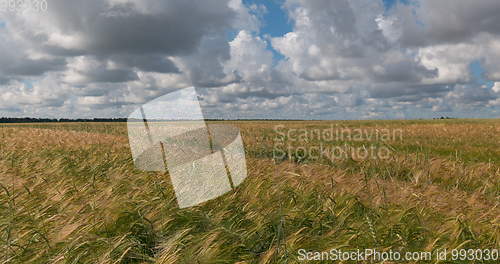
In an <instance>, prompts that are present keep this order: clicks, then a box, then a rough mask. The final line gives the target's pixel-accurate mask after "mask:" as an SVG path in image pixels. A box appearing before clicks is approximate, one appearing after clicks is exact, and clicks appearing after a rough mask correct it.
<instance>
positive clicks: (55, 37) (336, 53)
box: [0, 0, 500, 119]
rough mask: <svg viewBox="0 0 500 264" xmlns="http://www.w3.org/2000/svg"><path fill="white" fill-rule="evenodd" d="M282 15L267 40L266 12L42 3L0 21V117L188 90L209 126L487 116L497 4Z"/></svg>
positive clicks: (134, 1) (339, 5) (293, 7)
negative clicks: (217, 122)
mask: <svg viewBox="0 0 500 264" xmlns="http://www.w3.org/2000/svg"><path fill="white" fill-rule="evenodd" d="M282 7H283V10H284V12H286V13H287V15H288V17H289V19H290V22H291V23H292V24H293V30H292V31H291V32H287V33H286V34H285V33H284V34H283V35H282V36H278V37H274V38H270V37H268V36H266V32H262V26H263V25H264V24H266V23H270V22H269V21H263V20H262V19H264V16H263V14H264V13H266V12H269V11H268V10H267V9H266V6H265V4H260V5H258V4H248V3H246V4H245V3H243V1H241V0H209V1H208V0H204V1H202V0H166V1H165V0H162V1H160V0H153V1H139V0H88V1H84V2H82V1H67V0H66V1H65V0H53V1H50V2H49V6H48V10H47V12H34V11H26V12H20V13H11V12H3V13H0V22H2V23H1V25H4V26H0V58H1V62H2V63H1V64H0V91H1V92H2V94H1V96H0V111H1V113H6V115H12V114H16V115H23V114H24V115H41V116H45V115H49V116H61V117H62V116H66V115H67V114H68V113H71V114H70V115H71V116H72V117H77V116H126V115H127V113H128V112H129V111H130V109H132V108H133V107H134V106H135V105H138V104H141V103H144V102H145V101H147V100H150V99H152V98H155V97H157V96H160V95H162V94H165V93H167V92H170V91H173V90H176V89H181V88H185V87H188V86H191V85H193V86H196V87H198V88H199V90H200V94H201V97H202V99H203V101H202V103H203V104H205V106H206V107H207V108H206V109H208V110H207V111H210V113H211V114H212V116H213V117H223V116H232V117H235V118H244V117H252V118H255V117H266V118H272V117H276V118H340V119H349V118H375V117H376V118H384V117H385V118H405V117H407V118H411V117H419V116H418V115H419V114H422V115H426V116H429V117H430V116H433V115H435V114H436V113H439V112H451V113H453V112H454V111H459V110H460V111H462V110H463V109H472V110H470V111H476V112H478V113H479V114H478V115H483V116H491V115H493V113H496V112H495V111H497V110H495V109H497V108H498V107H499V105H500V103H498V102H499V101H500V100H499V95H500V88H498V83H499V82H500V30H499V27H498V26H497V25H498V24H500V19H499V16H498V15H497V14H498V12H499V11H500V2H498V1H496V0H480V1H468V0H443V1H433V0H413V1H406V4H402V3H401V2H398V4H396V5H395V6H393V7H392V8H390V9H386V7H384V5H383V2H382V1H373V0H339V1H330V0H317V1H309V0H286V1H284V2H283V6H282ZM443 14H447V15H446V16H443ZM450 18H452V19H450ZM277 54H279V55H280V56H283V57H284V58H283V59H280V56H276V55H277ZM473 62H479V63H480V65H481V67H482V68H483V69H484V74H483V75H484V76H483V78H484V81H478V80H477V78H475V77H474V76H473V74H471V63H473Z"/></svg>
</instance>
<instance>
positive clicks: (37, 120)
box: [0, 117, 127, 123]
mask: <svg viewBox="0 0 500 264" xmlns="http://www.w3.org/2000/svg"><path fill="white" fill-rule="evenodd" d="M50 122H61V123H63V122H64V123H65V122H127V119H126V118H78V119H69V118H32V117H1V118H0V123H50Z"/></svg>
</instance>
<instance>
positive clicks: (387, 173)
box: [0, 119, 500, 264]
mask: <svg viewBox="0 0 500 264" xmlns="http://www.w3.org/2000/svg"><path fill="white" fill-rule="evenodd" d="M224 123H230V124H231V125H234V126H237V127H239V128H240V131H241V134H242V138H243V141H244V145H245V152H246V162H247V168H248V177H247V179H246V180H245V181H244V182H243V184H242V185H240V186H239V187H238V188H236V190H235V191H232V192H229V193H227V194H225V195H223V196H221V197H219V198H217V199H213V200H211V201H208V202H206V203H204V204H202V205H200V206H196V207H191V208H185V209H179V208H178V206H177V203H176V198H175V193H174V191H173V189H172V186H171V183H170V179H169V175H168V173H163V172H144V171H141V170H138V169H136V168H135V167H134V164H133V161H132V157H131V154H130V149H129V145H128V137H127V127H126V124H125V123H43V124H9V125H0V263H186V264H191V263H301V262H300V261H299V258H298V257H299V254H298V252H299V250H300V249H305V250H314V251H329V250H331V249H342V250H345V251H348V250H356V249H366V248H374V249H378V250H397V251H400V252H405V251H406V252H417V251H436V250H439V249H449V250H451V249H498V248H499V246H500V208H499V202H500V120H498V119H497V120H415V121H232V122H229V121H227V122H224ZM278 125H280V126H281V127H282V128H283V127H286V129H287V130H288V131H291V130H292V129H310V130H311V131H313V130H314V129H319V128H328V127H330V126H331V125H335V126H340V127H343V128H351V129H372V130H373V129H376V130H381V129H399V131H401V133H402V138H401V139H399V140H393V141H387V142H377V144H379V145H384V146H385V147H387V149H389V150H390V151H391V155H390V156H389V157H387V158H385V159H361V160H360V159H354V158H352V157H349V158H345V159H338V160H331V159H324V158H320V159H312V158H310V157H307V156H297V155H296V153H295V154H294V153H285V154H284V155H282V156H281V157H280V158H279V159H276V157H275V155H274V154H275V153H274V152H273V148H274V146H275V144H276V138H277V134H276V131H275V128H276V126H278ZM293 131H296V130H293ZM297 131H298V130H297ZM287 136H288V135H287ZM280 140H281V141H283V140H287V138H281V139H280ZM321 140H322V139H321V138H305V139H303V140H302V139H301V140H293V141H291V142H292V145H295V146H298V145H301V146H305V147H307V146H308V145H309V146H311V145H319V144H323V143H324V144H325V145H328V144H333V143H339V142H321ZM365 143H368V142H364V141H363V140H360V141H356V142H352V144H354V145H356V146H359V145H363V144H365ZM449 254H451V253H449ZM450 258H451V256H450ZM414 262H417V263H436V262H438V261H437V260H436V259H432V260H419V261H414ZM483 262H484V263H497V262H496V261H492V260H490V261H487V260H484V261H477V260H474V261H470V262H464V261H452V260H448V261H444V262H442V263H483ZM302 263H304V262H302ZM305 263H307V261H306V262H305ZM314 263H333V262H326V261H324V262H322V261H318V262H314ZM346 263H360V262H350V261H346ZM386 263H387V262H386Z"/></svg>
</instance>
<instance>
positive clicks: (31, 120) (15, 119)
mask: <svg viewBox="0 0 500 264" xmlns="http://www.w3.org/2000/svg"><path fill="white" fill-rule="evenodd" d="M129 121H133V122H143V121H144V120H142V119H130V120H129ZM148 121H182V120H181V119H177V120H159V119H148ZM187 121H189V120H187ZM205 121H306V120H304V119H211V118H207V119H205ZM54 122H60V123H68V122H127V118H78V119H70V118H32V117H1V118H0V124H1V123H54Z"/></svg>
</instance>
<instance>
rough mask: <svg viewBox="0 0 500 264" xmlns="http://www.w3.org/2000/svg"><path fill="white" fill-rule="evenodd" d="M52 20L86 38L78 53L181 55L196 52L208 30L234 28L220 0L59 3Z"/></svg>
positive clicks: (67, 31)
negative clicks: (230, 25) (229, 26)
mask: <svg viewBox="0 0 500 264" xmlns="http://www.w3.org/2000/svg"><path fill="white" fill-rule="evenodd" d="M47 16H50V17H51V19H52V20H53V21H55V26H56V27H57V28H58V29H59V30H61V32H62V33H63V34H69V35H78V36H80V37H81V38H82V39H84V41H83V42H82V43H80V44H79V45H78V47H76V48H75V52H77V51H78V50H84V51H86V52H87V53H91V54H103V55H109V54H141V55H142V54H156V53H160V54H168V55H181V54H189V53H191V52H192V51H194V49H195V48H196V47H197V46H198V44H199V43H200V40H201V38H202V37H203V35H204V34H206V33H207V32H210V31H212V30H219V29H220V28H222V27H226V26H228V25H229V22H230V19H231V18H232V16H233V12H232V10H231V9H230V8H228V6H227V1H218V0H217V1H206V0H204V1H201V0H170V1H150V2H145V3H141V4H133V3H127V4H118V3H117V4H109V1H105V0H90V1H67V0H54V1H51V8H50V9H49V14H47Z"/></svg>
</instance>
